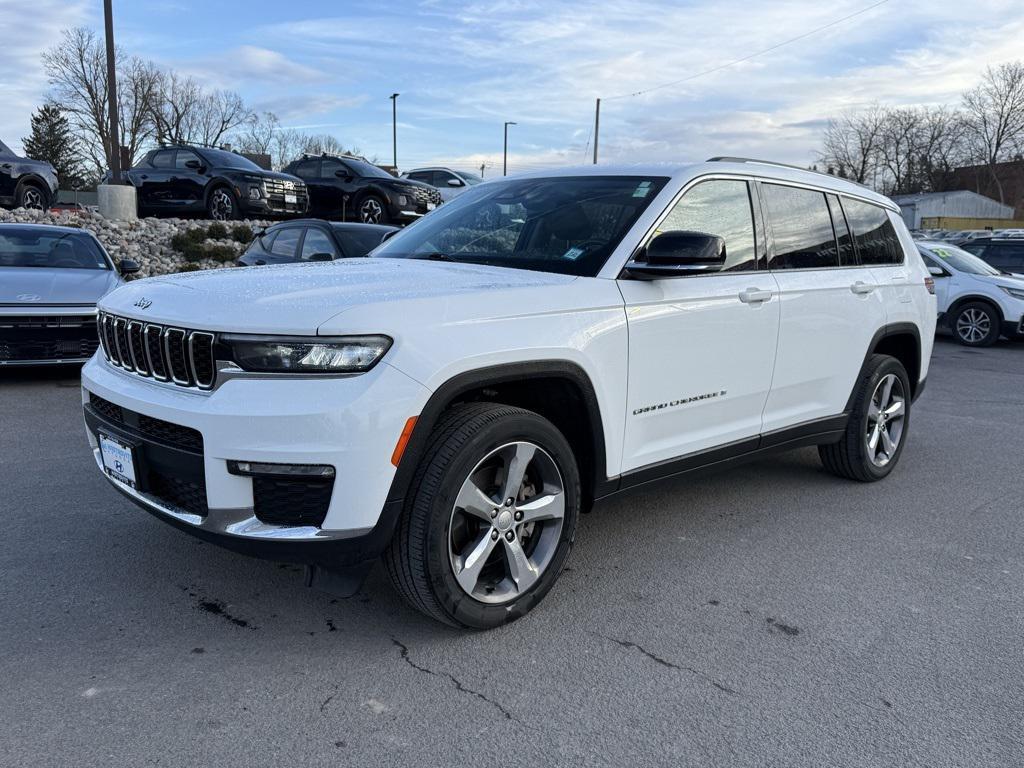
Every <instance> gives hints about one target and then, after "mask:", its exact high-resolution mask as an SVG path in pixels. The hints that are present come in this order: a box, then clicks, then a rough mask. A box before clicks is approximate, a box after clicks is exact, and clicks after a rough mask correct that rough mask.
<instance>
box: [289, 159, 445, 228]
mask: <svg viewBox="0 0 1024 768" xmlns="http://www.w3.org/2000/svg"><path fill="white" fill-rule="evenodd" d="M285 171H287V172H288V173H292V174H295V175H296V176H298V177H299V178H300V179H302V180H303V181H305V182H306V185H307V186H308V187H309V205H310V214H311V215H313V216H318V217H320V218H324V219H340V220H342V221H345V220H348V219H355V220H358V221H361V222H364V223H366V224H391V223H394V224H407V223H409V222H410V221H415V220H416V219H418V218H419V217H420V216H422V215H423V214H425V213H429V212H430V211H432V210H434V208H436V207H437V206H439V205H440V204H441V194H440V193H439V192H438V191H437V190H436V189H434V188H433V187H431V186H430V185H429V184H423V183H421V182H418V181H410V180H409V179H396V178H395V177H394V176H392V175H391V174H390V173H388V172H387V171H385V170H382V169H380V168H378V167H377V166H375V165H373V164H372V163H368V162H366V161H365V160H363V159H361V158H358V157H350V156H347V155H346V156H344V157H336V156H334V155H320V156H312V155H306V156H305V157H303V158H301V159H300V160H295V161H293V162H292V163H289V164H288V165H287V166H285Z"/></svg>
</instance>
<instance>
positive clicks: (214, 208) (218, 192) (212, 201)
mask: <svg viewBox="0 0 1024 768" xmlns="http://www.w3.org/2000/svg"><path fill="white" fill-rule="evenodd" d="M206 213H207V214H208V215H209V217H210V218H211V219H213V220H214V221H232V220H233V219H237V218H238V214H239V210H238V200H237V198H236V197H235V193H234V192H232V191H231V190H230V189H228V188H227V187H217V188H216V189H215V190H213V191H212V192H211V193H210V197H209V199H208V200H207V201H206Z"/></svg>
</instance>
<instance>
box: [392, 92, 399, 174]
mask: <svg viewBox="0 0 1024 768" xmlns="http://www.w3.org/2000/svg"><path fill="white" fill-rule="evenodd" d="M398 96H399V94H397V93H392V94H391V96H390V98H391V155H392V157H391V164H392V166H393V167H394V169H395V173H398Z"/></svg>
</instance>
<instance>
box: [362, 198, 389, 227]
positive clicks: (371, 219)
mask: <svg viewBox="0 0 1024 768" xmlns="http://www.w3.org/2000/svg"><path fill="white" fill-rule="evenodd" d="M358 213H359V220H360V221H361V222H363V224H387V223H388V210H387V206H385V205H384V202H383V201H382V200H381V199H380V198H379V197H375V196H374V195H370V196H369V197H365V198H363V201H362V202H361V203H359V211H358Z"/></svg>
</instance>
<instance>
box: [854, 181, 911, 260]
mask: <svg viewBox="0 0 1024 768" xmlns="http://www.w3.org/2000/svg"><path fill="white" fill-rule="evenodd" d="M843 209H844V210H845V211H846V219H847V221H848V222H849V224H850V229H851V230H853V241H854V243H855V244H856V246H857V257H858V258H859V259H860V263H861V264H864V265H865V266H878V265H885V264H902V263H903V248H902V246H901V245H900V239H899V236H898V235H897V234H896V228H895V227H894V226H893V225H892V222H891V221H889V213H888V212H887V211H886V210H885V209H884V208H882V207H881V206H878V205H872V204H871V203H865V202H863V201H861V200H854V199H853V198H850V197H844V198H843Z"/></svg>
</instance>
